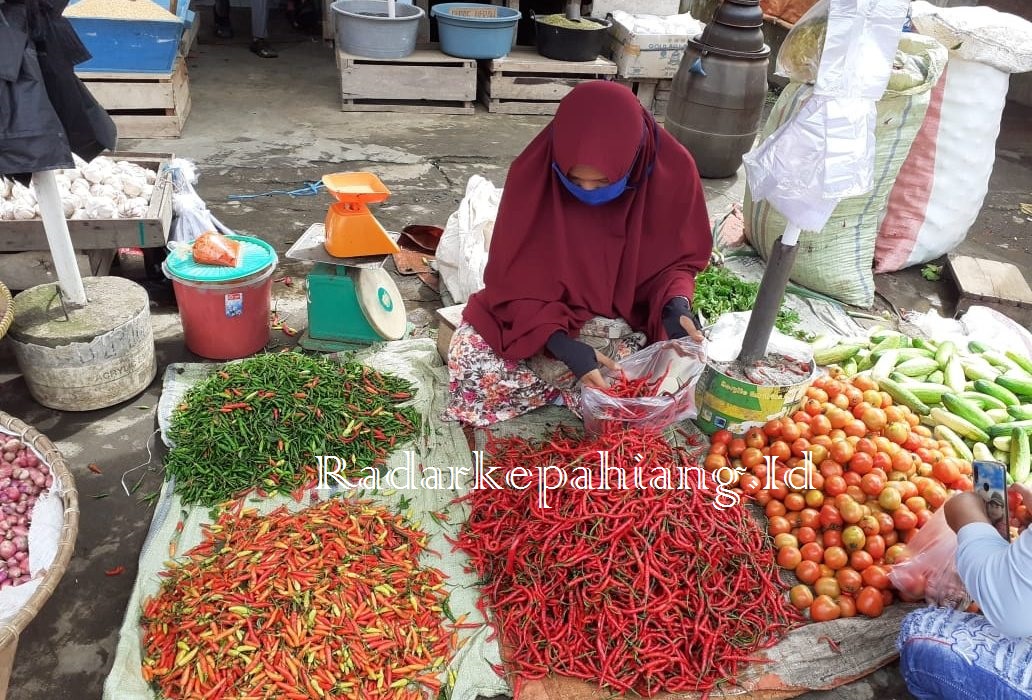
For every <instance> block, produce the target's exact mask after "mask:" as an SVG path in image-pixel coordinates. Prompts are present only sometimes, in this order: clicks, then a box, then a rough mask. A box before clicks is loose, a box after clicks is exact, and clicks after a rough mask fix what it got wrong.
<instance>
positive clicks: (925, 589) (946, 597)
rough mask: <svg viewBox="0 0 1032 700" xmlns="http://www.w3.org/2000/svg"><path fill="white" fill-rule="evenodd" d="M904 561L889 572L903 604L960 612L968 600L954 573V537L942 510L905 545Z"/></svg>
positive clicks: (955, 567)
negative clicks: (921, 603)
mask: <svg viewBox="0 0 1032 700" xmlns="http://www.w3.org/2000/svg"><path fill="white" fill-rule="evenodd" d="M905 551H906V554H905V557H906V558H905V560H904V561H902V562H900V563H897V564H895V565H894V566H893V567H892V570H891V572H890V573H889V580H890V581H891V582H892V586H893V587H894V588H895V589H896V590H897V591H899V594H900V597H901V598H902V599H903V600H906V601H912V602H919V601H921V600H924V601H925V602H926V603H928V604H930V605H938V606H941V607H951V608H956V609H957V610H964V609H965V608H967V607H968V605H970V604H971V602H972V601H971V597H970V596H969V595H968V593H967V590H965V588H964V582H963V581H961V579H960V575H959V574H958V573H957V535H956V533H954V532H953V530H952V529H950V526H949V525H948V524H947V522H946V511H945V510H944V509H942V508H940V509H939V510H937V511H935V514H934V515H932V517H931V518H930V519H929V520H928V522H927V523H925V526H924V527H922V528H921V530H920V531H919V532H918V533H917V535H915V536H914V539H912V540H911V541H910V542H909V543H908V544H907V546H906V550H905Z"/></svg>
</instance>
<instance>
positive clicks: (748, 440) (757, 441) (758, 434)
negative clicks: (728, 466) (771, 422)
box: [745, 428, 767, 449]
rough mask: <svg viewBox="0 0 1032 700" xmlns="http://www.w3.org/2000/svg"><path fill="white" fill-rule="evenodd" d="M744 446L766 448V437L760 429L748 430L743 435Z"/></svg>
mask: <svg viewBox="0 0 1032 700" xmlns="http://www.w3.org/2000/svg"><path fill="white" fill-rule="evenodd" d="M745 444H746V446H748V447H755V448H756V449H760V448H762V447H766V446H767V436H766V435H765V434H764V433H763V431H762V430H761V429H760V428H750V429H749V430H748V431H746V433H745Z"/></svg>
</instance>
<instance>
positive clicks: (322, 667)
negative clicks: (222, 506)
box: [141, 499, 458, 700]
mask: <svg viewBox="0 0 1032 700" xmlns="http://www.w3.org/2000/svg"><path fill="white" fill-rule="evenodd" d="M237 510H238V511H239V508H238V509H237ZM425 546H426V535H425V534H424V533H422V532H419V531H416V530H413V529H411V528H409V527H408V526H406V524H405V522H404V521H403V520H402V519H401V518H400V517H399V516H397V515H394V514H391V513H388V512H387V511H385V510H383V509H381V508H378V507H376V506H373V505H370V504H369V503H366V502H361V503H356V502H349V501H344V500H340V499H329V500H327V501H324V502H322V503H320V504H318V505H315V506H312V507H311V508H308V509H306V510H303V511H301V512H299V513H290V512H288V511H287V510H286V509H284V508H280V509H278V510H276V511H275V512H273V513H271V514H269V515H267V516H261V515H259V514H258V513H257V512H256V511H254V510H244V511H242V512H237V513H235V512H229V511H226V512H223V514H222V515H221V516H220V518H219V520H218V522H217V523H216V524H215V525H212V526H209V527H208V528H207V529H206V531H205V534H204V540H203V541H202V542H201V544H199V545H198V546H197V547H195V548H194V549H193V550H192V551H190V552H189V554H188V555H187V561H185V562H183V563H180V564H178V565H176V566H175V567H174V568H172V569H171V570H169V571H167V572H164V573H163V574H162V575H163V576H165V577H166V580H165V581H164V582H163V585H162V589H161V591H160V593H159V594H158V595H157V596H156V597H154V598H152V599H150V600H148V601H147V602H146V603H145V604H144V611H143V616H142V619H141V621H142V624H143V626H144V636H143V647H144V653H143V677H144V679H145V680H147V681H150V682H151V683H152V684H153V685H155V686H156V687H157V689H158V690H160V692H161V694H162V696H163V697H166V698H195V697H196V698H200V697H204V698H223V697H235V698H240V697H248V698H277V699H278V700H300V699H301V698H362V699H363V700H366V699H377V698H393V699H400V698H411V699H413V700H415V699H417V698H419V699H421V698H424V697H425V696H426V692H427V691H428V690H429V691H432V692H433V693H434V694H435V695H436V694H437V692H438V691H439V690H440V688H441V685H442V683H441V680H440V679H439V677H438V676H439V674H440V673H441V672H442V671H443V670H444V668H445V666H446V664H447V662H448V660H449V658H450V654H451V651H452V649H453V648H455V647H456V646H457V639H458V635H457V633H456V632H454V631H448V630H447V629H445V626H444V622H443V618H442V615H443V613H444V612H445V611H446V610H447V600H446V594H445V592H444V591H443V588H444V585H443V578H444V576H443V574H442V573H441V572H439V571H437V570H436V569H432V568H426V567H422V566H420V564H419V562H418V559H419V555H420V554H421V553H422V552H423V551H424V550H425Z"/></svg>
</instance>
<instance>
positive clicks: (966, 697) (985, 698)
mask: <svg viewBox="0 0 1032 700" xmlns="http://www.w3.org/2000/svg"><path fill="white" fill-rule="evenodd" d="M1029 614H1032V612H1030V613H1029ZM897 647H898V648H899V652H900V670H901V671H902V673H903V678H904V679H905V680H906V683H907V687H908V689H909V690H910V692H911V693H912V694H913V695H914V697H916V698H918V700H933V699H934V700H1018V699H1019V698H1032V639H1029V638H1026V639H1010V638H1008V637H1004V636H1002V635H1001V634H1000V633H999V632H997V631H996V630H995V629H994V628H993V626H992V625H991V624H989V622H988V621H987V620H986V619H985V617H983V616H982V615H976V614H972V613H963V612H959V611H956V610H952V609H949V608H931V607H929V608H924V609H921V610H918V611H916V612H913V613H911V614H910V615H907V616H906V617H905V618H904V619H903V626H902V629H901V630H900V634H899V640H898V641H897Z"/></svg>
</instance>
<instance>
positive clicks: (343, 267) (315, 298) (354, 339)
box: [287, 172, 408, 352]
mask: <svg viewBox="0 0 1032 700" xmlns="http://www.w3.org/2000/svg"><path fill="white" fill-rule="evenodd" d="M322 181H323V184H324V185H325V186H326V189H327V191H329V192H330V194H331V195H332V196H333V198H334V199H335V200H336V202H335V203H334V204H331V205H330V207H329V211H327V213H326V221H325V223H324V224H313V225H312V226H311V227H310V228H309V229H308V230H307V231H306V232H305V233H304V235H302V236H301V238H300V239H298V241H297V242H296V243H295V244H294V245H293V246H292V247H291V249H290V250H289V251H287V257H288V258H291V259H294V260H303V261H307V262H314V263H315V265H314V266H313V268H312V270H311V272H310V273H309V274H308V277H307V278H306V287H307V301H308V328H307V329H306V330H305V332H304V334H303V335H302V336H301V338H300V340H299V344H300V345H301V347H303V348H305V349H306V350H312V351H316V352H340V351H346V350H351V349H356V348H359V347H362V346H367V345H371V344H373V343H378V342H383V341H387V340H399V339H400V338H402V337H404V335H405V333H406V331H407V330H408V320H407V317H406V314H405V303H404V300H403V299H402V297H401V292H400V291H399V290H398V286H397V285H396V284H395V283H394V280H393V278H392V277H391V276H390V274H389V273H388V272H387V271H386V270H384V269H383V266H384V264H385V263H386V261H387V258H389V257H390V256H391V255H393V254H394V253H396V252H398V251H399V247H398V244H397V238H398V234H391V233H388V232H387V231H386V230H384V228H383V226H381V225H380V222H378V221H377V220H376V217H374V216H373V214H372V212H370V211H369V207H368V205H369V204H376V203H379V202H383V201H385V200H386V199H387V198H388V197H390V192H389V191H388V190H387V188H386V187H385V186H384V184H383V183H382V182H380V179H379V178H378V177H376V175H374V174H372V173H364V172H355V173H335V174H332V175H326V176H324V177H323V179H322Z"/></svg>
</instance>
